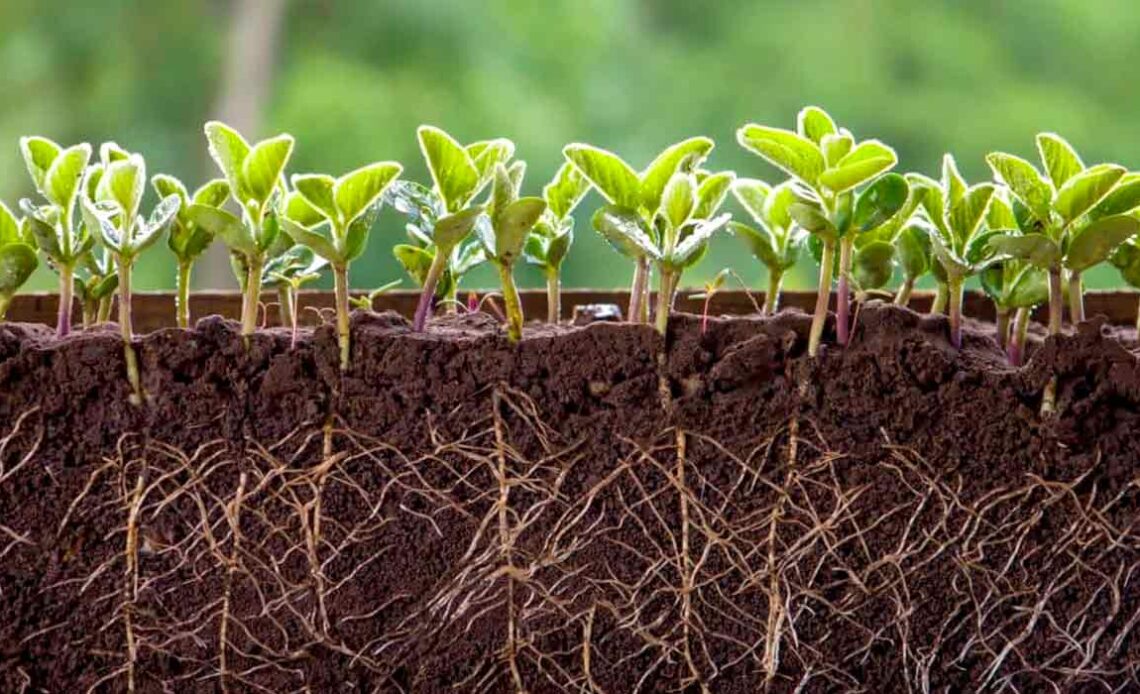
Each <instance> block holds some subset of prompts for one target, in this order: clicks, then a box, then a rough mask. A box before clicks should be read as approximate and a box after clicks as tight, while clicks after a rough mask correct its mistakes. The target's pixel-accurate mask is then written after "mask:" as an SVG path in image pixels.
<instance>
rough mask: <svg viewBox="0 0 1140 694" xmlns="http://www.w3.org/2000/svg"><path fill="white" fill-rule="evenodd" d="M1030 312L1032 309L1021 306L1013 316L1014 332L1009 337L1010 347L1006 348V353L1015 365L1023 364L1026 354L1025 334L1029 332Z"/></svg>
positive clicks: (1010, 361)
mask: <svg viewBox="0 0 1140 694" xmlns="http://www.w3.org/2000/svg"><path fill="white" fill-rule="evenodd" d="M1030 314H1031V310H1030V309H1028V308H1019V309H1017V315H1015V316H1014V318H1013V334H1011V335H1010V337H1009V347H1008V348H1007V349H1006V354H1008V355H1009V363H1010V364H1011V365H1013V366H1021V360H1022V357H1023V356H1024V354H1025V336H1026V335H1027V334H1029V317H1030Z"/></svg>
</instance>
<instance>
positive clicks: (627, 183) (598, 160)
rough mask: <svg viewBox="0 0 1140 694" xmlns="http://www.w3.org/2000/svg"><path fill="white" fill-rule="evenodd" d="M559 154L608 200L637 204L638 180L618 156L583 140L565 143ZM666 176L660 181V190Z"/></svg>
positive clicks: (624, 205) (615, 203) (627, 204)
mask: <svg viewBox="0 0 1140 694" xmlns="http://www.w3.org/2000/svg"><path fill="white" fill-rule="evenodd" d="M562 154H563V155H564V156H565V157H566V159H567V160H568V161H569V162H570V163H571V164H573V165H574V167H575V168H576V169H578V172H579V173H581V174H582V176H583V177H585V178H586V180H588V181H589V182H590V183H591V184H592V185H593V186H594V188H596V189H597V190H598V192H599V193H601V194H602V197H604V198H605V199H606V200H608V201H609V202H610V203H612V204H614V205H618V206H621V207H628V208H630V209H634V210H636V209H637V208H638V206H639V205H640V204H641V181H640V179H639V178H638V177H637V172H635V171H634V170H633V167H631V166H630V165H629V164H627V163H625V162H624V161H623V160H622V159H621V157H619V156H617V155H616V154H614V153H613V152H607V151H606V150H604V149H598V148H597V147H591V146H590V145H583V144H570V145H566V147H564V148H563V149H562ZM667 180H668V177H666V179H665V180H664V181H662V182H661V188H662V190H664V187H665V181H667ZM658 197H660V194H659V195H658Z"/></svg>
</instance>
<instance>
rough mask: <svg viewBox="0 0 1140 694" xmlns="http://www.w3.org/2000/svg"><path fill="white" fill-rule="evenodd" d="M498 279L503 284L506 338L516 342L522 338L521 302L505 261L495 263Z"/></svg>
mask: <svg viewBox="0 0 1140 694" xmlns="http://www.w3.org/2000/svg"><path fill="white" fill-rule="evenodd" d="M497 265H498V267H499V279H500V281H502V284H503V305H504V309H505V310H506V312H507V339H508V340H510V341H511V342H518V341H519V340H521V339H522V325H523V312H522V302H521V301H520V300H519V290H518V289H517V288H516V287H515V277H514V274H512V272H511V266H510V265H508V264H507V263H497Z"/></svg>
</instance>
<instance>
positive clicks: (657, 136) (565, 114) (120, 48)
mask: <svg viewBox="0 0 1140 694" xmlns="http://www.w3.org/2000/svg"><path fill="white" fill-rule="evenodd" d="M1138 26H1140V3H1136V2H1134V1H1133V2H1128V1H1126V0H1096V1H1094V2H1088V1H1087V0H1034V1H1032V2H1031V1H1029V0H1024V1H1013V0H1009V1H1004V2H1002V1H997V0H967V1H964V0H925V1H924V2H913V1H912V0H831V1H828V0H814V1H805V0H781V1H778V2H772V1H766V2H760V1H757V0H718V1H717V2H693V1H692V0H544V1H543V2H535V3H531V2H521V1H516V0H490V1H488V2H470V1H468V2H461V1H456V2H447V1H445V0H382V1H379V2H360V1H356V0H352V1H349V0H232V1H230V2H222V1H217V0H215V1H212V2H211V1H201V0H199V1H194V2H187V1H182V2H177V1H170V2H161V3H158V2H143V1H142V0H137V1H128V0H101V1H100V2H97V3H68V4H66V5H59V4H55V3H44V2H39V1H38V0H4V1H3V3H0V27H3V29H0V94H3V107H2V108H0V172H3V173H2V175H0V198H2V199H3V200H5V201H6V202H8V203H9V205H14V204H15V203H16V201H17V200H18V199H19V198H20V197H21V196H26V195H30V194H31V189H30V184H29V181H28V180H27V176H26V174H25V170H24V166H23V164H22V162H21V160H20V158H19V151H18V146H17V138H18V137H19V136H20V135H24V134H42V135H47V136H49V137H52V138H54V139H56V140H58V141H61V142H64V143H67V144H70V143H74V142H76V141H81V140H85V141H89V142H92V143H98V142H101V141H103V140H108V139H114V140H116V141H118V142H119V143H120V144H122V145H124V146H125V147H127V148H129V149H131V150H137V151H141V152H143V153H144V154H145V155H146V157H147V161H148V164H149V167H150V171H151V173H156V172H160V171H161V172H167V173H172V174H175V175H177V176H179V177H181V178H183V179H185V180H187V181H188V182H189V183H190V184H191V185H197V184H199V183H201V182H202V181H204V180H205V179H206V178H207V177H213V176H215V175H216V173H215V171H214V168H213V166H212V164H211V162H210V161H209V159H208V158H207V155H206V149H205V139H204V137H203V135H202V123H203V122H204V121H205V120H207V119H209V118H221V119H223V120H226V121H228V122H231V123H233V124H235V125H237V126H238V127H239V129H241V130H242V131H243V132H245V133H246V135H247V136H249V137H251V138H254V137H263V136H266V135H270V134H274V133H276V132H278V131H282V130H285V131H289V132H291V133H293V134H294V135H296V136H297V138H298V148H297V150H296V153H295V155H294V158H293V161H292V164H291V166H290V170H291V171H292V172H303V171H325V172H329V173H334V174H336V173H341V172H344V171H347V170H349V169H352V168H355V167H357V166H359V165H362V164H365V163H368V162H371V161H374V160H380V159H397V160H399V161H401V162H403V163H404V164H405V167H406V168H405V170H406V173H405V177H410V178H412V179H415V180H420V181H424V180H427V179H426V171H425V168H424V165H423V162H422V161H421V159H420V154H419V150H418V148H417V146H416V140H415V127H416V126H417V125H418V124H420V123H432V124H436V125H439V126H441V127H443V128H445V129H447V130H448V131H450V132H452V133H453V134H454V135H455V136H456V137H457V138H459V139H460V140H462V141H471V140H475V139H481V138H486V137H492V136H507V137H511V138H513V139H514V140H515V142H516V143H517V145H518V155H519V156H520V157H521V158H524V159H526V160H528V162H529V164H530V168H529V176H528V181H527V183H526V186H525V187H526V189H527V191H528V192H530V193H538V192H539V191H540V189H541V186H542V184H543V183H545V181H546V180H547V179H548V178H549V177H550V176H551V174H552V173H553V172H554V170H555V168H556V167H557V165H558V164H559V163H560V161H561V154H560V150H561V147H562V145H563V144H565V143H567V142H570V141H585V142H590V143H593V144H596V145H599V146H602V147H606V148H609V149H612V150H615V151H617V152H618V153H620V154H621V155H622V156H623V157H625V158H626V159H627V160H628V161H630V162H631V163H632V164H633V165H634V167H635V168H641V167H642V166H644V165H645V164H646V163H648V161H649V159H650V158H651V157H652V156H653V155H654V154H655V153H656V152H657V151H659V150H660V149H661V148H663V147H664V146H665V145H667V144H669V143H671V142H674V141H676V140H678V139H681V138H684V137H687V136H690V135H695V134H707V135H710V136H712V137H713V138H715V139H716V141H717V142H718V143H719V146H718V148H717V149H716V151H715V152H714V153H713V155H712V157H711V159H710V161H709V162H708V166H709V168H712V169H718V170H719V169H734V170H736V171H737V172H738V173H739V174H740V175H743V176H754V177H761V178H766V179H768V180H771V181H773V182H776V181H777V180H778V179H779V176H778V175H777V173H776V172H775V170H773V169H771V168H770V167H768V166H767V165H765V164H763V163H762V162H761V161H760V160H759V159H758V158H756V157H755V156H752V155H750V154H748V153H746V152H744V151H743V150H741V149H740V148H739V147H738V146H737V145H736V143H735V141H734V133H735V130H736V128H737V127H738V126H740V125H741V124H743V123H745V122H747V121H758V122H762V123H766V124H771V125H778V126H782V127H794V119H795V114H796V112H797V110H798V109H799V108H800V107H802V106H804V105H806V104H818V105H821V106H823V107H824V108H826V109H828V110H829V111H830V112H831V113H832V114H833V115H834V116H835V117H836V119H837V120H838V121H839V123H840V124H841V125H845V126H846V127H848V128H850V129H851V130H852V131H853V132H854V133H855V135H856V137H858V138H865V137H878V138H881V139H883V140H885V141H886V142H888V143H890V144H892V145H894V146H895V147H896V148H897V149H898V151H899V154H900V158H901V162H900V169H902V170H914V171H922V172H926V173H928V174H934V173H936V172H937V168H938V165H939V161H940V158H941V155H942V153H943V152H944V151H951V152H953V153H954V154H955V155H956V156H957V157H958V161H959V164H960V167H961V169H962V171H963V173H964V174H965V175H966V176H967V178H969V179H971V180H973V179H976V178H979V177H987V178H988V172H987V169H986V167H985V164H984V161H983V156H984V154H985V153H986V152H988V151H991V150H993V149H1004V150H1007V151H1011V152H1014V153H1017V154H1021V155H1024V156H1033V157H1035V153H1034V146H1033V136H1034V134H1035V133H1037V132H1038V131H1041V130H1055V131H1057V132H1060V133H1062V134H1063V135H1064V136H1065V137H1067V138H1069V139H1070V141H1072V142H1073V143H1074V145H1075V146H1076V147H1077V149H1078V151H1080V152H1081V153H1082V155H1083V156H1084V158H1085V160H1086V161H1087V162H1099V161H1105V160H1112V161H1117V162H1119V163H1122V164H1124V165H1126V166H1129V167H1137V166H1140V156H1138V155H1137V153H1136V142H1137V137H1136V134H1137V131H1138V129H1140V126H1138V125H1137V123H1136V121H1135V119H1134V118H1133V117H1132V115H1133V114H1135V113H1137V112H1140V111H1138V109H1137V106H1140V92H1138V91H1137V90H1136V89H1135V88H1134V85H1133V81H1132V80H1131V79H1130V78H1129V77H1128V75H1129V74H1130V73H1131V69H1133V66H1134V65H1137V64H1140V41H1138V40H1137V38H1136V27H1138ZM150 195H151V197H150V200H151V202H153V200H154V198H153V194H150ZM598 203H599V198H598V197H597V196H596V194H591V195H590V196H589V197H588V198H587V199H586V201H585V202H584V204H583V205H582V207H581V208H580V209H579V214H578V218H579V219H578V239H577V243H576V245H575V247H574V248H573V250H572V251H571V255H570V258H569V260H568V261H567V266H566V270H565V282H566V284H567V286H589V287H618V286H625V285H626V284H627V282H628V278H629V275H630V268H629V266H628V264H627V263H626V262H624V261H623V260H622V259H621V258H620V257H618V256H617V255H616V254H614V253H613V252H612V251H611V250H610V249H609V248H608V247H607V246H605V245H604V243H603V242H601V241H600V240H599V238H598V237H597V236H596V234H594V232H593V231H592V230H591V229H590V228H589V226H588V215H589V213H590V212H591V211H592V210H593V208H594V207H596V205H597V204H598ZM148 207H149V204H148ZM402 228H403V224H402V222H401V220H399V219H398V218H397V216H396V215H395V214H394V213H392V212H391V211H386V212H385V213H384V214H383V215H382V217H381V219H380V221H379V223H378V225H377V227H376V228H375V229H374V232H373V235H372V239H371V244H370V247H369V251H368V253H367V254H366V256H365V257H364V258H363V259H362V260H361V261H359V262H358V263H357V264H355V265H354V266H353V277H352V283H353V286H354V287H357V288H369V287H373V286H376V285H379V284H381V283H384V282H386V281H388V280H391V279H394V278H396V277H401V276H402V272H401V271H400V270H399V268H398V266H397V265H396V263H395V262H394V261H393V260H392V257H391V252H390V250H389V249H390V247H391V246H392V244H394V243H396V242H398V241H399V240H401V239H402V238H403V232H402ZM208 261H209V267H203V268H201V269H200V270H199V271H198V274H197V284H198V286H209V287H223V286H235V285H234V283H233V279H232V277H231V276H230V275H229V268H228V265H227V263H226V262H225V258H224V255H223V254H220V253H219V254H215V255H213V256H211V257H210V258H209V259H208ZM725 265H731V266H733V267H734V268H736V269H737V270H738V271H739V272H740V274H741V275H742V276H743V277H744V278H745V279H746V280H748V281H749V282H751V283H754V284H755V286H761V278H762V276H763V272H762V270H761V269H760V265H759V263H758V262H757V261H755V260H754V259H752V258H751V257H750V256H748V255H747V254H746V253H745V252H744V247H743V245H742V244H741V242H740V241H738V240H736V239H734V238H732V237H727V236H726V237H722V238H718V239H716V240H715V241H714V243H713V248H712V252H711V253H710V254H709V256H708V257H707V258H706V259H705V260H704V262H703V263H702V264H701V265H700V266H699V267H698V268H697V269H696V270H695V271H693V272H691V273H690V274H689V275H686V278H685V280H686V284H689V285H697V284H699V283H700V281H701V280H702V279H705V278H708V277H711V276H712V275H713V274H715V273H716V271H717V270H718V269H720V268H721V267H723V266H725ZM171 268H172V264H171V259H170V257H169V252H168V251H167V250H166V249H165V247H164V246H158V247H156V249H155V250H152V251H151V252H150V253H149V257H148V258H146V259H145V260H144V262H143V266H142V267H141V269H140V271H139V276H138V280H137V284H138V285H139V287H140V288H142V289H165V288H170V287H172V286H173V283H174V277H173V273H172V269H171ZM813 272H814V270H813V268H811V267H806V266H805V267H801V268H799V272H798V273H797V275H796V276H795V277H793V278H791V279H790V280H789V284H788V286H790V287H800V288H804V287H814V285H815V280H814V277H813ZM42 273H43V271H42V270H41V275H40V276H38V277H37V279H36V281H35V285H34V286H35V287H37V288H50V287H51V286H53V284H52V280H51V278H50V277H49V276H46V275H45V274H42ZM1087 278H1088V282H1089V284H1090V285H1091V286H1094V287H1106V286H1114V285H1117V284H1118V283H1119V279H1118V276H1117V274H1116V272H1115V270H1112V269H1108V268H1100V269H1098V271H1097V272H1095V273H1090V274H1089V275H1088V276H1087ZM522 279H523V282H524V283H526V284H531V285H537V284H538V283H539V277H538V275H537V274H536V273H534V272H532V271H531V270H530V269H526V270H524V271H523V277H522ZM470 283H471V284H474V285H480V286H492V285H494V284H495V282H494V278H493V276H492V275H491V274H490V273H482V274H475V275H473V276H472V277H471V280H470ZM404 286H405V287H409V286H410V284H409V283H408V282H407V281H405V284H404Z"/></svg>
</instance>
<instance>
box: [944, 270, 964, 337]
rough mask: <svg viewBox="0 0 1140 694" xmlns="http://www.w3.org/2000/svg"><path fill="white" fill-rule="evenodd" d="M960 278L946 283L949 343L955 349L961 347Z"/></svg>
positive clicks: (961, 281) (961, 283) (961, 282)
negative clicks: (948, 306) (948, 307)
mask: <svg viewBox="0 0 1140 694" xmlns="http://www.w3.org/2000/svg"><path fill="white" fill-rule="evenodd" d="M963 284H964V282H963V280H962V278H961V277H954V278H951V279H950V280H949V281H948V282H947V285H948V287H947V289H948V291H949V294H950V343H951V344H953V345H954V347H955V348H956V349H961V347H962V285H963Z"/></svg>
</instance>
